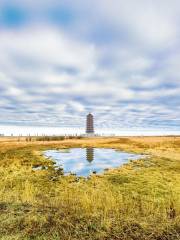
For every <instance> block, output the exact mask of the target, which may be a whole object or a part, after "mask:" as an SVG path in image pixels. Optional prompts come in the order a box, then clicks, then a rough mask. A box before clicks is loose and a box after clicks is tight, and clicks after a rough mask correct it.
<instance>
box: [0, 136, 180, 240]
mask: <svg viewBox="0 0 180 240" xmlns="http://www.w3.org/2000/svg"><path fill="white" fill-rule="evenodd" d="M74 146H75V147H77V146H78V147H86V146H87V147H88V146H94V147H109V148H116V149H120V150H121V149H122V150H126V151H129V152H136V153H143V154H147V155H148V157H147V158H146V159H144V160H142V159H140V160H136V161H131V162H129V164H125V165H123V166H122V167H121V168H117V169H111V170H109V171H106V172H105V173H104V174H102V175H92V176H91V177H90V178H88V179H84V178H78V177H76V176H73V175H69V176H64V175H63V174H62V171H58V169H56V168H54V164H53V162H52V161H51V160H49V159H45V158H44V157H43V156H42V154H41V151H43V150H45V149H49V148H51V149H52V148H54V149H59V148H68V147H74ZM179 147H180V138H112V139H71V140H65V141H60V142H59V143H58V142H44V143H43V144H42V143H37V142H34V143H27V142H25V141H22V142H20V143H19V142H18V143H16V142H13V143H5V142H4V143H1V145H0V176H1V181H0V213H1V214H0V239H3V240H7V239H15V240H16V239H18V240H19V239H25V240H26V239H27V240H29V239H38V240H47V239H48V240H49V239H52V240H57V239H58V240H59V239H63V240H66V239H67V240H68V239H73V240H76V239H78V240H79V239H80V240H81V239H83V240H84V239H90V240H91V239H93V240H94V239H99V240H101V239H102V240H103V239H120V240H176V239H180V162H179V161H180V148H179ZM34 166H43V167H44V168H42V170H34V169H33V167H34Z"/></svg>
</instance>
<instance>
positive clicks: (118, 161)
mask: <svg viewBox="0 0 180 240" xmlns="http://www.w3.org/2000/svg"><path fill="white" fill-rule="evenodd" d="M44 155H45V157H47V158H51V159H53V160H54V161H55V162H56V166H57V167H62V168H63V170H64V173H65V174H68V173H74V174H76V175H77V176H85V177H87V176H88V175H90V174H91V173H94V172H95V173H101V172H103V171H104V170H105V169H109V168H115V167H119V166H121V165H122V164H124V163H127V162H128V160H135V159H138V158H142V155H137V154H130V153H126V152H120V151H117V150H114V149H105V148H71V149H62V150H58V151H57V150H48V151H45V152H44Z"/></svg>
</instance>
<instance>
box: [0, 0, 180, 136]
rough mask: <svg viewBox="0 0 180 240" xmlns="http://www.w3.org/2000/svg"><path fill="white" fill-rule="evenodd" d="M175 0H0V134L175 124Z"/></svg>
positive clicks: (178, 91) (178, 98) (178, 92)
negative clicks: (90, 120) (91, 121)
mask: <svg viewBox="0 0 180 240" xmlns="http://www.w3.org/2000/svg"><path fill="white" fill-rule="evenodd" d="M179 25H180V1H179V0H148V1H147V0H137V1H134V0H126V1H125V0H86V1H84V0H61V1H59V0H38V1H32V0H0V111H1V115H0V133H6V134H10V133H11V132H12V133H13V132H14V133H16V134H22V133H25V132H26V133H27V132H29V133H35V132H36V133H47V132H48V133H50V132H51V133H53V134H54V133H55V134H58V133H60V132H63V133H66V132H68V133H70V132H73V133H75V132H83V131H84V127H85V116H86V114H88V113H89V112H92V113H93V114H94V117H95V129H96V130H97V131H100V132H101V133H102V132H112V133H117V132H123V131H126V132H139V133H140V134H144V133H146V132H151V133H152V132H153V133H154V134H155V133H157V132H158V133H160V132H161V133H172V132H174V133H180V41H179V39H180V28H179Z"/></svg>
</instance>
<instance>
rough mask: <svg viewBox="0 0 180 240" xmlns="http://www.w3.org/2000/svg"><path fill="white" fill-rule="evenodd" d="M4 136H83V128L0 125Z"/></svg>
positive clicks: (122, 132)
mask: <svg viewBox="0 0 180 240" xmlns="http://www.w3.org/2000/svg"><path fill="white" fill-rule="evenodd" d="M1 134H4V135H5V136H11V134H13V136H17V137H18V136H20V135H22V136H28V135H29V134H30V135H31V136H37V135H38V136H42V135H48V136H52V135H57V136H58V135H59V136H60V135H76V134H77V135H83V134H85V128H62V127H42V126H39V127H37V126H36V127H35V126H10V125H9V126H5V125H4V126H2V125H0V135H1ZM95 134H99V135H114V136H169V135H174V136H180V130H175V129H174V130H172V129H150V128H149V129H148V128H147V129H144V128H139V129H138V128H134V129H123V128H121V129H103V128H102V129H98V128H96V129H95Z"/></svg>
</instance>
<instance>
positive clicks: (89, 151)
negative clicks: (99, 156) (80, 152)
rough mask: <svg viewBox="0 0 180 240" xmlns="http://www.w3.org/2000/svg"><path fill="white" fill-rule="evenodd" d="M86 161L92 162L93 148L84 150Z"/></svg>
mask: <svg viewBox="0 0 180 240" xmlns="http://www.w3.org/2000/svg"><path fill="white" fill-rule="evenodd" d="M86 160H87V161H88V162H89V163H91V162H92V161H93V160H94V148H86Z"/></svg>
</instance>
